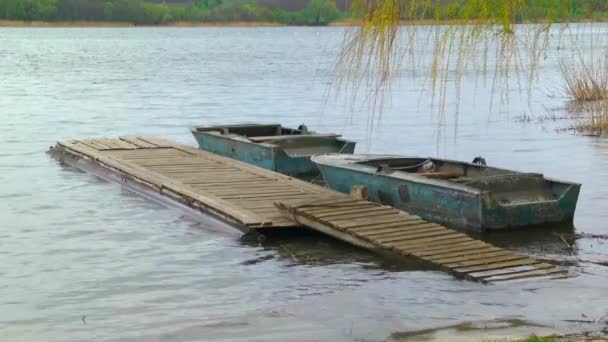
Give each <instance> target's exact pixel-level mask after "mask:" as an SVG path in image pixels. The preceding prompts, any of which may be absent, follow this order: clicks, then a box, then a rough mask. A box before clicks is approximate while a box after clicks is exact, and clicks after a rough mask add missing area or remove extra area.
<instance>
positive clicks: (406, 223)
mask: <svg viewBox="0 0 608 342" xmlns="http://www.w3.org/2000/svg"><path fill="white" fill-rule="evenodd" d="M426 223H428V221H424V220H422V219H420V218H405V219H403V220H398V221H395V222H393V223H379V224H371V225H367V226H357V227H350V228H344V227H339V228H340V229H344V230H346V231H348V232H352V233H366V232H375V231H378V230H379V229H385V228H391V227H397V226H400V227H404V228H405V227H412V226H415V225H418V224H426Z"/></svg>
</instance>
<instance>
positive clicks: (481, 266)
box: [454, 258, 539, 273]
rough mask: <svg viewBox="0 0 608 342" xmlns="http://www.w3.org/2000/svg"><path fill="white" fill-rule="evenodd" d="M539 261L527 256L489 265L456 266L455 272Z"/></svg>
mask: <svg viewBox="0 0 608 342" xmlns="http://www.w3.org/2000/svg"><path fill="white" fill-rule="evenodd" d="M538 263H539V261H538V260H534V259H530V258H526V259H519V260H514V261H506V262H498V263H495V264H488V265H479V266H470V267H461V268H455V269H454V272H457V273H473V272H479V271H486V270H498V269H501V268H508V267H512V266H524V265H533V264H538Z"/></svg>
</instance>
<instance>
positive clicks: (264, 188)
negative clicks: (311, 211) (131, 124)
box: [56, 137, 335, 229]
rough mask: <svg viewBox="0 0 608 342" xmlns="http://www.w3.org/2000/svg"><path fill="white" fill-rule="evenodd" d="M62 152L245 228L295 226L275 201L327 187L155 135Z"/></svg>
mask: <svg viewBox="0 0 608 342" xmlns="http://www.w3.org/2000/svg"><path fill="white" fill-rule="evenodd" d="M56 149H57V150H60V152H61V153H67V154H71V155H72V156H73V157H76V158H84V159H87V160H88V161H90V162H92V163H95V164H98V165H99V166H101V167H103V168H106V169H107V170H108V171H109V172H114V173H119V174H120V175H121V176H122V177H126V178H129V180H131V181H136V182H139V183H141V184H144V185H145V186H146V187H148V188H150V189H151V190H154V191H156V192H159V193H162V194H165V195H167V196H168V197H171V198H172V199H174V200H177V201H179V202H181V203H183V204H186V205H189V206H191V207H198V208H201V209H205V210H207V211H209V212H210V213H211V214H214V215H216V216H219V217H221V218H223V219H225V220H227V221H229V222H230V223H234V224H236V225H242V226H245V227H247V228H250V229H251V228H253V229H262V228H279V227H281V228H282V227H294V226H296V225H297V224H296V223H295V222H294V221H292V220H290V219H286V218H285V217H284V216H282V215H281V213H280V212H279V211H278V210H277V208H276V207H275V206H274V205H273V202H274V201H276V200H286V199H290V200H293V199H300V200H304V199H311V200H312V199H315V198H318V197H319V196H323V195H334V194H335V193H334V192H333V191H331V190H329V189H326V188H323V187H319V186H315V185H312V184H310V183H307V182H303V181H301V180H298V179H294V178H292V177H288V176H285V175H282V174H279V173H275V172H272V171H268V170H265V169H261V168H258V167H254V166H251V165H249V164H245V163H242V162H239V161H236V160H234V159H230V158H226V157H222V156H218V155H216V154H212V153H209V152H205V151H201V150H199V149H196V148H193V147H190V146H186V145H179V144H175V143H172V142H170V141H167V140H163V139H158V138H141V137H135V138H115V139H84V140H70V141H65V142H60V143H58V144H57V147H56Z"/></svg>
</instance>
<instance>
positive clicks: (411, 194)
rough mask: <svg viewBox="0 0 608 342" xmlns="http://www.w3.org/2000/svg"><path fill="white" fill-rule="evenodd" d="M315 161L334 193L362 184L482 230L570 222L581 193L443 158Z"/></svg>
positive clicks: (406, 205)
mask: <svg viewBox="0 0 608 342" xmlns="http://www.w3.org/2000/svg"><path fill="white" fill-rule="evenodd" d="M476 159H477V158H476ZM312 161H313V162H314V163H315V164H316V165H317V167H318V168H319V170H320V171H321V173H322V175H323V178H324V180H325V182H326V184H327V185H328V186H329V187H330V188H332V189H334V190H337V191H341V192H348V191H350V189H351V187H352V186H353V185H363V186H366V187H367V190H368V194H369V199H370V200H372V201H375V202H379V203H383V204H386V205H391V206H394V207H397V208H399V209H402V210H405V211H408V212H410V213H413V214H416V215H418V216H420V217H422V218H425V219H427V220H431V221H435V222H440V223H443V224H446V225H450V226H455V227H467V228H472V229H475V230H480V231H483V230H491V229H504V228H509V227H521V226H529V225H539V224H544V223H557V222H570V223H571V222H572V220H573V217H574V212H575V209H576V203H577V200H578V194H579V191H580V184H576V183H569V182H562V181H558V180H553V179H549V178H545V177H544V176H543V175H542V174H538V173H523V172H517V171H512V170H506V169H499V168H495V167H490V166H486V165H485V164H479V163H466V162H459V161H452V160H444V159H435V158H419V157H403V156H393V155H346V154H324V155H318V156H314V157H313V158H312ZM484 162H485V161H484Z"/></svg>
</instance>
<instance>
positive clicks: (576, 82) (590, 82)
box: [560, 56, 608, 134]
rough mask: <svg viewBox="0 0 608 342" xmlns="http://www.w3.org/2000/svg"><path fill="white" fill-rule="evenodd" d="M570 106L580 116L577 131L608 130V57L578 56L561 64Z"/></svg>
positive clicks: (596, 132)
mask: <svg viewBox="0 0 608 342" xmlns="http://www.w3.org/2000/svg"><path fill="white" fill-rule="evenodd" d="M560 68H561V72H562V76H563V78H564V81H565V93H566V95H567V96H568V98H569V99H570V103H571V106H570V109H571V110H572V111H573V112H574V113H575V114H577V115H578V116H579V119H580V123H579V124H578V125H576V127H575V128H576V129H577V130H578V131H583V132H586V133H593V134H601V133H602V132H606V131H608V58H607V57H606V56H602V57H600V58H593V59H588V60H585V59H583V58H577V59H575V60H574V61H571V62H564V61H562V62H561V63H560Z"/></svg>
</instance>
